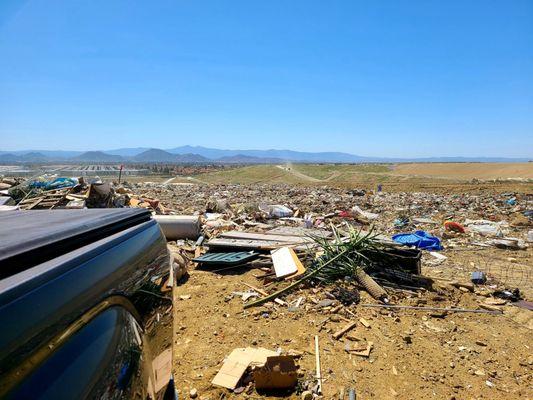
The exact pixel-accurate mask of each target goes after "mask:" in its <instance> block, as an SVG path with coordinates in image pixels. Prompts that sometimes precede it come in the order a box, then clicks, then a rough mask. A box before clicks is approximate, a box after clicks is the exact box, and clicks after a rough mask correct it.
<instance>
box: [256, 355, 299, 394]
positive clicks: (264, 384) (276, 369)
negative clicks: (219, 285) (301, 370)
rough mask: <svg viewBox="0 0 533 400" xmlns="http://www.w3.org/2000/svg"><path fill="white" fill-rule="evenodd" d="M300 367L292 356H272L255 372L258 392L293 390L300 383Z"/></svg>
mask: <svg viewBox="0 0 533 400" xmlns="http://www.w3.org/2000/svg"><path fill="white" fill-rule="evenodd" d="M297 371H298V367H297V366H296V364H295V363H294V358H293V357H290V356H270V357H268V358H267V360H266V363H265V365H264V366H262V367H259V368H256V369H255V370H254V381H255V388H256V389H257V390H274V389H292V388H294V387H295V386H296V383H297V382H298V375H297Z"/></svg>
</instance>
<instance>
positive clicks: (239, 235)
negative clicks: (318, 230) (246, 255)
mask: <svg viewBox="0 0 533 400" xmlns="http://www.w3.org/2000/svg"><path fill="white" fill-rule="evenodd" d="M219 237H222V238H230V239H248V240H266V241H276V242H286V243H309V242H312V241H313V240H312V239H311V238H308V237H304V236H282V235H267V234H264V233H254V232H242V231H229V232H222V233H221V234H220V236H219Z"/></svg>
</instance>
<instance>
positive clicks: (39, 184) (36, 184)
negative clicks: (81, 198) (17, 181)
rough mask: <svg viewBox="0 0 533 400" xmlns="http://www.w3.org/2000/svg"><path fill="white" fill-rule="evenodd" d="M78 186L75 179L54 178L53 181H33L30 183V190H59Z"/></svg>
mask: <svg viewBox="0 0 533 400" xmlns="http://www.w3.org/2000/svg"><path fill="white" fill-rule="evenodd" d="M77 184H78V180H77V179H76V178H56V179H54V180H53V181H45V180H35V181H33V182H30V184H29V187H30V188H39V189H44V190H51V189H61V188H65V187H72V186H76V185H77Z"/></svg>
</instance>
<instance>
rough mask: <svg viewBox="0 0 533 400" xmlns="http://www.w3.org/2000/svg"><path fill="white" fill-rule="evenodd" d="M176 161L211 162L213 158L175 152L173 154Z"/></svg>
mask: <svg viewBox="0 0 533 400" xmlns="http://www.w3.org/2000/svg"><path fill="white" fill-rule="evenodd" d="M175 157H176V160H177V162H182V163H205V162H212V161H213V160H210V159H208V158H205V157H202V156H200V155H198V154H191V153H188V154H176V155H175Z"/></svg>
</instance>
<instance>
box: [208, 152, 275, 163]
mask: <svg viewBox="0 0 533 400" xmlns="http://www.w3.org/2000/svg"><path fill="white" fill-rule="evenodd" d="M216 161H217V162H220V163H224V164H280V163H283V162H284V160H282V159H280V158H262V157H252V156H245V155H243V154H237V155H236V156H227V157H220V158H217V160H216Z"/></svg>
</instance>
